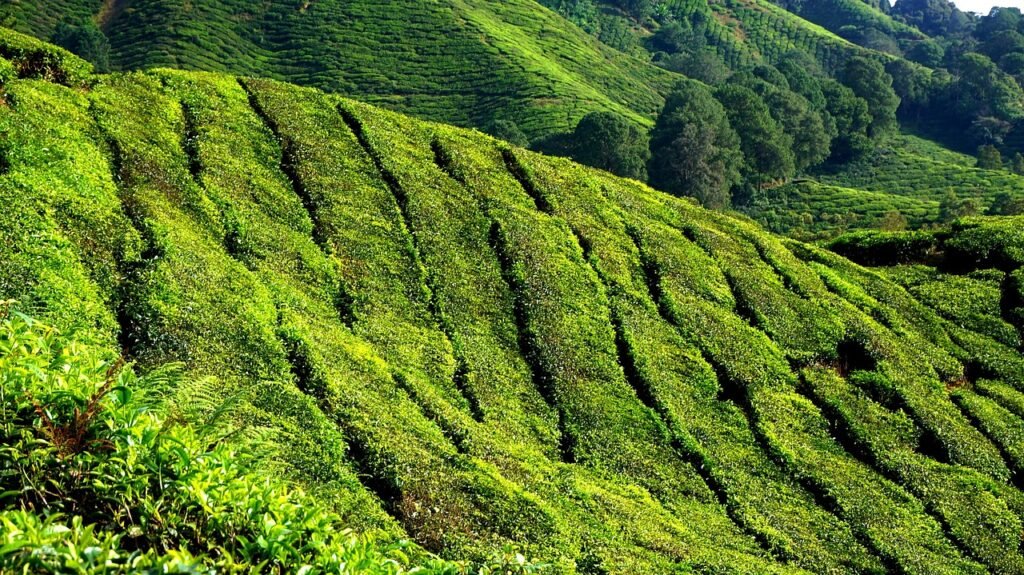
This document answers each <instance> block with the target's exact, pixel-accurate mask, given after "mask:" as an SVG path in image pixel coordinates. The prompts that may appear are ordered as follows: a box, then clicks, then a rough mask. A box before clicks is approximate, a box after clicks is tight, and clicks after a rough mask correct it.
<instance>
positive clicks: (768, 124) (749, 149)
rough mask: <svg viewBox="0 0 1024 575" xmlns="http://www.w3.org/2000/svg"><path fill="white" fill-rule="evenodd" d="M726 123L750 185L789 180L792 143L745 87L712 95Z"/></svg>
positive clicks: (792, 167)
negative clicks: (733, 133)
mask: <svg viewBox="0 0 1024 575" xmlns="http://www.w3.org/2000/svg"><path fill="white" fill-rule="evenodd" d="M715 97H716V98H717V99H718V101H719V102H720V103H721V104H722V106H723V107H724V108H725V111H726V115H727V116H728V118H729V123H730V124H731V125H732V127H733V129H734V130H736V134H737V135H738V136H739V138H740V149H741V150H743V157H744V159H745V162H744V169H743V171H744V175H745V176H746V178H747V179H748V181H749V182H750V183H752V184H754V185H760V184H762V183H764V182H765V181H767V180H774V179H780V178H788V177H791V176H792V175H793V174H794V172H795V169H796V167H795V160H794V159H793V151H792V150H793V139H792V138H791V137H790V136H789V135H787V134H786V133H785V132H784V131H783V129H782V126H781V125H779V123H778V122H776V121H775V119H774V118H772V115H771V112H770V111H769V110H768V106H767V105H765V103H764V101H763V100H761V98H759V97H758V95H757V94H756V93H754V91H753V90H751V89H750V88H747V87H746V86H739V85H736V84H726V85H724V86H722V87H720V88H719V89H718V90H716V91H715Z"/></svg>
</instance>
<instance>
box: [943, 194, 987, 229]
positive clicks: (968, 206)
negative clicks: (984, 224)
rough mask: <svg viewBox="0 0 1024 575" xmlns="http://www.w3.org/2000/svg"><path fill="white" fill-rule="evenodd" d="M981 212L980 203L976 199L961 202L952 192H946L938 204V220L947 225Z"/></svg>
mask: <svg viewBox="0 0 1024 575" xmlns="http://www.w3.org/2000/svg"><path fill="white" fill-rule="evenodd" d="M981 211H982V206H981V202H980V201H979V200H978V199H977V198H967V199H965V200H961V199H960V198H959V197H958V196H957V195H956V192H954V191H953V190H949V191H948V192H946V195H945V197H943V198H942V201H941V202H939V220H940V221H941V222H943V223H947V224H948V223H950V222H953V221H955V220H958V219H960V218H964V217H967V216H976V215H978V214H980V213H981Z"/></svg>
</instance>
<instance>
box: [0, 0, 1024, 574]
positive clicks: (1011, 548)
mask: <svg viewBox="0 0 1024 575" xmlns="http://www.w3.org/2000/svg"><path fill="white" fill-rule="evenodd" d="M316 4H319V3H316ZM0 54H2V55H3V58H4V59H0V71H2V72H0V81H2V103H0V134H2V138H0V202H2V205H3V208H4V209H3V210H2V212H0V300H3V301H4V302H5V303H4V304H3V306H2V313H0V315H2V318H0V383H2V385H3V387H2V389H3V396H2V399H0V403H2V406H3V407H2V409H3V411H2V420H0V433H2V434H3V435H2V441H0V445H3V448H2V449H0V494H2V495H0V526H2V529H0V541H2V543H0V571H4V572H7V571H10V572H18V573H32V572H39V571H59V572H75V573H109V572H138V571H144V570H148V571H149V572H202V573H206V572H231V571H239V572H240V571H250V570H251V571H254V572H258V571H264V572H298V573H321V572H324V573H327V572H334V573H396V574H397V573H406V572H417V573H468V572H472V573H536V572H546V573H580V574H602V573H608V574H620V573H636V574H641V573H708V574H711V573H714V574H719V573H736V574H739V573H747V574H765V573H778V574H783V573H793V574H796V573H835V574H840V573H890V572H891V573H905V574H929V575H930V574H961V573H968V574H983V573H1000V574H1012V573H1021V572H1024V555H1022V553H1021V549H1022V545H1021V543H1022V541H1021V540H1022V537H1024V493H1022V491H1021V490H1020V487H1021V485H1022V483H1021V477H1022V475H1021V473H1022V472H1024V446H1022V443H1021V442H1022V438H1021V433H1022V430H1024V420H1022V419H1021V418H1022V417H1024V358H1022V357H1021V354H1020V346H1021V337H1020V336H1021V331H1020V330H1021V329H1022V328H1024V313H1022V311H1021V310H1022V309H1024V287H1022V286H1024V275H1022V274H1024V272H1022V265H1024V243H1022V242H1024V237H1022V235H1021V230H1022V229H1024V222H1022V221H1021V219H1020V218H1006V219H994V220H963V221H962V222H960V223H959V224H958V225H957V226H956V227H955V228H954V229H953V231H952V232H949V233H948V234H946V235H942V236H935V237H932V236H930V235H927V234H925V236H922V237H917V236H913V237H905V236H899V237H896V238H895V239H894V238H892V237H889V236H886V237H858V238H851V239H849V240H848V242H847V243H848V244H849V246H851V247H847V248H844V247H842V246H838V245H837V246H836V247H835V249H836V250H837V251H839V252H840V253H848V254H849V255H851V256H853V257H855V259H859V260H861V261H862V262H864V263H866V264H870V265H890V266H891V265H894V264H906V263H908V262H913V263H917V264H919V265H918V267H914V268H909V269H904V268H899V269H895V270H891V269H883V270H876V269H869V268H866V267H862V266H861V265H859V264H856V263H853V262H852V261H851V260H848V259H845V258H844V257H842V256H839V255H836V254H835V253H833V252H831V251H827V250H825V249H823V248H820V247H816V246H813V245H809V244H805V243H801V242H798V241H795V240H788V239H781V238H779V237H777V236H774V235H771V234H769V233H767V232H765V231H763V230H762V229H761V228H760V227H758V226H757V225H755V224H753V223H751V222H749V221H748V220H744V219H740V218H737V217H734V216H731V215H727V214H723V213H718V212H712V211H707V210H704V209H702V208H700V207H697V206H696V205H695V204H694V203H692V202H691V201H689V200H685V199H680V198H676V197H672V196H668V195H666V194H662V193H659V192H656V191H653V190H651V189H650V188H648V187H646V186H644V185H642V184H640V183H637V182H635V181H631V180H625V179H619V178H616V177H614V176H611V175H609V174H607V173H606V172H601V171H598V170H593V169H590V168H585V167H582V166H579V165H576V164H573V163H572V162H570V161H568V160H564V159H557V158H549V157H545V156H542V155H539V154H536V153H533V152H528V151H525V150H522V149H520V148H515V147H511V146H510V145H508V144H506V143H503V142H500V141H498V140H495V139H492V138H490V137H488V136H485V135H482V134H480V133H479V132H474V131H469V130H465V129H461V128H453V127H449V126H445V125H441V124H432V123H427V122H423V121H419V120H413V119H411V118H409V117H406V116H402V115H399V114H397V113H394V112H390V111H385V110H383V109H380V108H377V107H373V106H370V105H367V104H363V103H357V102H354V101H352V100H348V99H345V98H341V97H338V96H334V95H328V94H325V93H323V92H320V91H317V90H314V89H311V88H302V87H296V86H293V85H289V84H285V83H280V82H277V81H274V80H266V79H255V78H236V77H233V76H228V75H223V74H217V73H198V72H185V71H177V70H169V69H155V70H151V71H147V72H132V73H119V74H112V75H92V74H90V73H89V69H88V65H86V64H85V63H83V62H81V61H80V60H77V59H76V58H74V57H73V56H71V55H70V54H68V53H66V52H63V51H61V50H57V49H55V48H52V47H49V46H46V45H43V44H38V43H33V42H31V41H29V40H27V39H25V38H23V37H20V36H11V37H10V39H8V40H7V41H5V43H4V44H3V47H2V49H0ZM900 241H902V242H903V243H900V244H899V245H897V246H895V247H899V248H900V249H902V250H904V252H906V253H909V254H911V255H908V256H907V257H906V258H904V259H900V260H899V261H880V260H879V258H877V257H876V258H875V259H872V258H865V257H861V254H860V252H865V253H868V254H871V253H876V252H877V253H881V254H889V253H891V252H892V251H893V250H894V249H895V247H893V245H892V243H893V242H900ZM880 244H884V245H885V247H882V248H879V247H878V246H879V245H880ZM904 244H906V245H904ZM857 249H859V250H860V252H856V250H857ZM879 250H880V251H879ZM919 253H920V254H924V257H921V258H919V259H918V258H917V254H919ZM946 262H956V265H953V264H952V263H946ZM953 292H955V293H957V294H958V297H957V298H955V302H956V303H951V302H950V298H949V297H947V296H946V294H949V293H953ZM965 294H970V297H967V295H965ZM997 303H998V305H996V304H997ZM118 358H123V360H124V361H126V362H128V365H122V364H121V360H119V359H118ZM135 374H138V375H135ZM343 527H348V528H351V529H354V530H355V531H354V532H349V531H346V530H344V529H343ZM355 533H363V534H364V535H356V534H355ZM405 539H411V540H412V541H414V542H415V545H412V544H409V543H403V540H405ZM433 554H436V555H439V556H440V557H443V558H444V559H438V558H437V557H436V556H435V555H433ZM452 561H455V562H452Z"/></svg>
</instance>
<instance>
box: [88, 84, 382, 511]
mask: <svg viewBox="0 0 1024 575" xmlns="http://www.w3.org/2000/svg"><path fill="white" fill-rule="evenodd" d="M173 80H174V79H173V78H172V79H170V80H168V79H166V78H165V82H168V81H170V82H173ZM228 85H229V89H233V90H235V91H236V92H238V94H234V95H236V96H240V101H236V102H234V104H235V105H236V109H237V107H241V108H242V109H243V110H247V108H246V107H245V99H244V93H240V90H238V88H237V86H236V85H234V84H233V83H229V84H228ZM220 89H223V88H222V87H221V88H220ZM163 91H164V89H163V88H162V86H161V85H160V84H158V83H157V82H153V83H152V84H149V85H147V86H146V88H145V89H141V90H131V89H129V87H126V86H118V85H105V86H102V87H99V88H97V90H96V91H95V93H94V94H95V96H94V104H95V108H96V112H97V117H98V121H99V124H100V126H101V127H102V129H103V130H104V131H105V132H106V133H107V134H108V137H109V138H111V139H112V141H113V142H114V148H115V149H116V150H120V161H119V162H118V163H119V165H120V166H121V170H120V178H119V180H120V181H121V185H122V187H124V188H126V189H125V190H124V193H125V194H126V195H127V197H129V198H131V200H130V201H131V202H132V203H133V204H135V205H136V208H135V209H137V210H139V213H140V216H139V217H140V221H141V222H142V223H143V225H144V226H145V228H144V229H148V230H150V231H149V232H146V233H144V234H143V235H152V236H153V237H154V240H153V241H155V242H157V245H159V246H160V250H161V251H160V252H159V254H158V255H157V256H155V257H154V258H152V261H151V262H150V264H149V266H148V269H145V270H143V272H142V273H137V274H135V275H136V276H137V279H136V281H134V282H126V283H125V284H124V286H123V288H122V289H123V290H125V294H126V297H127V298H128V302H129V303H130V304H131V307H130V308H129V310H130V312H131V315H130V317H131V319H132V321H133V324H132V325H133V330H134V332H136V333H139V334H141V335H140V336H137V337H136V339H137V341H136V342H135V345H136V346H137V349H139V353H138V354H136V359H137V360H138V361H139V362H140V364H141V365H143V366H146V365H152V363H150V362H157V361H161V360H162V358H163V357H165V355H176V356H178V357H184V358H188V357H190V356H196V355H199V356H204V355H205V354H209V353H217V354H221V355H222V356H223V357H225V358H231V357H233V356H234V357H237V356H242V361H246V363H247V364H248V365H242V366H238V367H235V366H232V365H229V366H226V367H225V368H224V369H222V370H221V371H219V372H218V373H220V375H221V379H222V381H223V385H224V387H225V393H226V394H230V393H235V392H236V391H231V390H238V389H247V388H248V387H249V385H251V384H250V383H249V382H251V381H253V379H258V380H266V381H268V383H263V384H260V385H259V386H256V387H254V388H252V390H251V397H252V402H253V404H254V405H256V406H259V405H263V406H265V405H267V404H268V402H271V401H276V402H277V404H276V405H278V406H280V408H279V409H280V411H278V412H276V413H275V416H273V417H267V416H263V417H261V418H259V419H260V423H261V424H262V425H265V426H270V427H272V428H274V429H277V430H279V432H281V433H283V434H286V435H287V436H289V437H290V438H291V441H292V442H293V443H294V444H295V447H296V448H297V449H293V450H289V451H288V452H287V455H286V457H285V459H286V461H287V462H288V464H289V465H290V466H293V467H294V468H295V469H296V471H297V476H298V477H299V478H300V479H302V480H304V481H306V482H308V484H309V485H310V486H311V487H313V488H315V487H316V486H318V485H325V484H328V483H333V482H337V483H338V484H342V485H347V486H348V487H349V489H350V490H351V491H352V497H350V499H349V500H348V501H345V502H340V501H339V507H338V510H339V511H341V512H342V513H344V514H345V515H346V516H351V517H352V521H353V522H357V523H360V524H365V525H380V526H385V525H389V522H388V521H387V520H386V519H385V516H384V515H383V513H382V512H381V510H380V509H379V507H377V504H376V503H375V502H374V501H373V499H372V498H371V497H369V496H368V495H367V494H366V493H365V492H363V490H362V488H361V487H359V481H358V480H357V478H356V474H355V473H353V472H352V471H351V470H350V469H349V468H348V464H347V463H346V460H347V458H346V457H345V455H344V454H345V451H346V445H345V439H344V438H342V437H340V436H339V433H338V431H337V428H336V427H335V426H334V424H333V423H329V422H328V421H327V420H326V419H325V418H324V416H323V415H322V414H320V412H319V411H318V410H317V409H316V407H315V406H311V405H308V404H307V403H306V402H305V401H304V400H303V399H301V397H295V394H294V393H293V392H292V391H291V390H289V388H288V387H287V386H283V385H281V384H278V383H273V381H274V380H277V381H287V380H288V379H290V377H288V373H289V371H291V370H292V369H294V368H293V366H291V365H290V364H289V363H288V359H289V358H288V355H289V354H288V353H286V350H285V349H284V348H283V346H282V345H281V340H280V339H279V333H278V332H279V329H278V328H277V325H278V321H279V316H280V311H279V310H278V307H277V305H276V303H275V300H277V299H278V295H277V293H275V292H276V290H275V289H273V286H274V283H273V282H272V281H270V278H271V277H272V276H271V275H270V274H266V270H259V271H262V272H264V273H263V274H261V275H262V277H260V276H258V275H254V274H251V273H248V272H247V271H246V267H243V264H242V263H238V262H237V261H235V259H231V258H228V257H227V254H226V253H225V251H226V250H222V249H221V248H220V246H221V245H222V244H223V243H224V242H223V239H224V233H223V228H222V227H221V226H218V225H211V226H210V227H209V228H208V229H207V231H206V234H207V235H206V237H193V238H191V239H192V242H194V243H192V244H191V246H192V247H191V248H190V249H188V250H187V251H182V248H184V247H185V246H186V245H189V244H185V243H184V241H183V240H184V239H185V238H183V237H182V236H183V235H184V234H181V232H179V231H178V230H177V229H175V228H174V226H183V227H184V226H187V225H188V224H189V223H192V224H193V226H194V229H198V230H202V229H203V228H202V227H201V226H199V225H196V224H195V223H196V218H195V216H194V215H193V214H188V213H182V212H181V211H175V208H176V206H179V205H181V204H179V203H178V202H179V201H180V198H181V195H180V194H181V193H182V192H183V191H184V189H183V188H188V187H192V188H193V189H192V191H191V192H190V193H192V194H195V197H197V198H202V197H203V196H205V195H206V194H207V193H209V194H210V195H213V196H214V197H217V198H218V201H219V203H220V204H221V206H224V207H225V209H224V210H217V211H213V210H212V209H211V210H210V211H208V212H206V214H209V217H210V218H213V219H214V220H219V219H220V218H221V217H223V216H222V214H225V213H231V212H233V211H234V212H235V213H237V212H238V211H239V210H240V205H241V204H242V199H243V198H244V196H243V197H242V198H239V197H233V196H232V195H231V193H230V192H236V193H237V190H233V189H232V188H230V187H228V185H227V183H226V182H225V181H224V179H223V175H224V172H219V173H218V172H216V171H214V170H212V169H207V171H205V172H204V173H203V175H204V178H203V179H202V181H203V182H204V183H205V184H206V188H205V189H204V188H198V187H197V186H196V184H195V181H194V180H192V174H189V171H188V166H189V161H188V158H187V157H186V156H185V154H183V153H179V152H180V151H181V150H182V149H181V148H180V147H179V148H175V147H174V146H173V143H174V142H180V137H179V135H180V134H181V133H183V130H184V126H185V122H184V118H182V117H181V116H180V115H179V114H180V111H181V110H182V107H181V105H180V104H179V103H178V102H177V101H176V100H172V99H170V98H168V97H167V96H164V95H163V94H162V92H163ZM217 95H218V96H220V94H217ZM221 97H222V98H223V96H221ZM122 99H123V101H128V102H132V103H134V104H136V105H139V106H145V107H146V108H147V109H149V110H152V111H154V112H156V113H157V114H159V113H161V112H162V114H163V115H162V116H159V115H157V114H154V116H153V117H150V118H147V119H146V120H147V121H148V122H147V123H138V122H134V121H132V120H130V119H129V118H128V117H127V116H125V115H122V114H126V111H127V110H130V108H119V107H118V106H117V104H116V103H117V102H119V101H122ZM200 102H206V100H205V99H203V98H195V97H194V96H193V98H192V99H191V101H190V102H189V103H190V105H191V109H192V110H193V111H195V112H196V114H197V116H196V117H195V118H194V120H195V122H196V134H197V135H198V134H199V133H200V131H203V133H204V134H205V133H206V132H205V130H206V129H207V126H206V125H205V124H203V123H202V122H203V120H202V119H201V118H200V117H199V114H200V113H201V112H200V111H199V110H200V109H201V108H200ZM220 103H222V104H223V100H221V102H220ZM232 111H234V110H232ZM203 112H205V113H207V114H209V113H211V112H210V110H203ZM250 120H251V119H250ZM256 122H257V125H258V120H257V121H256ZM218 127H219V126H218ZM146 133H149V134H158V135H159V136H160V139H150V138H144V137H140V135H142V134H146ZM217 135H218V136H220V135H221V133H218V134H217ZM246 135H247V136H248V135H249V134H246ZM154 140H155V141H154ZM200 140H201V141H200ZM231 143H235V142H231ZM206 144H207V141H206V139H204V138H200V139H199V140H197V141H196V142H195V145H196V147H195V151H196V154H197V156H196V158H197V159H199V160H200V161H199V162H198V163H199V164H200V165H205V166H221V167H222V168H227V167H228V166H227V165H224V164H223V163H222V162H224V161H227V160H228V159H229V156H228V153H227V150H225V148H224V147H223V146H224V145H225V142H224V141H214V142H213V144H215V145H220V146H221V147H220V148H218V149H216V151H217V152H219V153H220V155H219V156H218V155H213V154H212V153H211V152H207V151H206V150H205V148H201V147H204V146H205V145H206ZM151 145H152V146H159V147H160V149H161V150H162V151H163V152H164V155H163V156H162V159H160V160H159V161H150V162H146V161H145V160H144V158H143V156H145V155H148V154H150V153H153V150H152V149H147V147H148V146H151ZM229 149H232V151H237V152H240V151H241V150H243V149H245V148H244V147H242V146H238V147H230V144H229ZM204 154H209V155H213V157H211V158H210V160H211V161H203V160H202V158H203V157H204ZM159 158H160V157H159V156H153V157H152V159H153V160H158V159H159ZM213 160H216V161H213ZM235 161H238V160H235ZM253 175H254V176H255V175H256V174H253ZM260 175H263V176H264V177H266V178H267V180H266V181H265V183H269V182H270V181H272V178H274V174H272V173H270V174H268V173H266V171H264V173H262V174H260ZM186 178H188V179H186ZM264 189H265V190H266V192H267V193H269V192H271V191H272V190H273V191H278V192H279V194H278V196H277V198H276V200H277V201H276V202H275V204H276V212H275V213H276V214H277V215H278V217H279V218H282V219H283V218H285V217H287V216H288V215H289V213H290V214H298V215H301V214H302V211H301V206H297V205H295V202H291V208H292V209H291V210H289V209H287V208H288V207H289V202H287V201H286V200H287V199H288V193H289V192H288V190H287V189H286V188H285V189H284V190H274V188H273V187H272V186H269V185H267V186H265V187H264ZM267 199H270V198H269V197H268V198H267ZM183 203H184V202H183ZM185 205H187V204H185ZM229 206H230V207H229ZM295 208H298V209H297V210H296V209H295ZM256 213H257V214H258V213H259V212H256ZM206 214H204V215H206ZM245 215H246V216H250V217H251V216H253V215H254V214H253V213H252V212H248V211H247V212H246V213H245ZM264 218H266V216H264ZM245 223H246V224H249V225H251V224H253V223H254V222H252V221H249V220H248V218H246V221H245ZM260 223H267V224H269V225H270V226H272V227H277V228H280V227H281V225H280V224H278V223H277V222H260ZM274 224H277V225H276V226H274ZM246 229H247V230H248V228H246ZM246 239H247V240H249V242H252V240H253V238H252V237H251V236H247V238H246ZM260 240H262V245H250V246H249V247H250V248H251V250H252V251H248V250H247V251H246V252H245V255H253V256H255V255H256V254H259V255H260V256H263V257H253V258H252V259H248V258H246V257H244V256H243V257H242V258H236V259H238V260H243V259H248V262H250V263H251V262H252V261H265V260H264V258H265V257H266V255H267V254H268V252H280V251H287V249H288V248H291V247H292V245H288V246H287V247H285V246H281V247H278V246H277V245H275V244H274V243H273V241H272V240H271V238H269V237H266V236H264V237H262V238H260ZM293 245H294V244H293ZM310 247H312V248H313V250H315V249H316V248H315V247H313V246H310ZM225 258H227V259H225ZM197 260H198V261H197ZM204 260H205V261H204ZM218 268H219V269H218ZM227 277H230V278H231V279H230V280H228V281H225V279H223V278H227ZM241 282H246V285H243V286H239V285H238V284H239V283H241ZM314 285H315V284H314ZM318 287H319V286H318ZM222 290H227V291H222ZM229 294H230V295H229ZM240 294H245V295H244V296H242V297H239V295H240ZM207 298H208V299H207ZM242 298H245V299H242ZM203 300H205V301H207V302H211V303H207V304H203V306H204V309H205V310H206V313H210V312H211V311H212V312H213V313H214V314H222V315H221V317H230V316H231V315H235V314H237V315H238V316H239V320H240V321H241V320H242V319H244V318H246V317H250V318H251V320H250V321H251V322H252V325H253V331H254V332H255V333H258V334H259V335H258V336H257V337H253V335H254V334H253V333H252V332H250V333H246V332H244V331H234V330H223V329H216V328H212V327H207V326H208V325H209V324H208V323H207V322H208V321H211V320H210V319H208V318H204V317H203V315H202V314H198V313H196V312H195V309H196V308H195V307H193V306H196V305H197V303H196V302H197V301H203ZM246 301H252V302H256V303H258V304H259V305H261V306H264V305H265V306H266V307H265V308H263V307H261V308H260V310H261V311H263V310H264V309H265V310H266V315H260V316H257V317H253V316H254V315H255V314H253V312H251V311H248V310H247V309H246V306H247V304H246V303H244V302H246ZM212 302H217V303H216V304H213V303H212ZM249 305H251V304H249ZM216 317H217V316H214V318H213V319H216ZM219 321H220V322H221V323H220V325H224V323H223V322H227V321H230V320H226V319H221V320H219ZM268 332H269V333H268ZM225 335H227V336H230V335H235V336H236V337H237V339H218V336H220V337H221V338H223V336H225ZM258 338H262V339H258ZM260 341H262V342H263V346H264V347H263V348H262V350H263V353H264V357H265V358H266V359H264V360H263V361H265V362H266V363H268V364H270V365H273V366H274V368H273V369H274V371H270V370H269V369H268V370H267V371H266V372H264V373H265V374H266V375H253V374H251V373H247V372H246V371H243V370H245V369H247V368H248V369H251V367H252V366H253V365H259V364H258V363H257V362H256V361H253V360H252V359H250V358H247V357H246V356H245V355H244V354H245V351H246V350H247V349H261V348H256V347H255V345H254V347H253V348H249V347H248V346H247V344H246V342H250V343H253V344H255V343H257V342H260ZM172 345H174V346H175V347H171V346H172ZM158 354H159V355H158ZM249 393H250V392H249V391H247V395H248V394H249ZM272 398H273V399H272ZM286 407H287V408H286ZM390 529H394V527H390Z"/></svg>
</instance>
